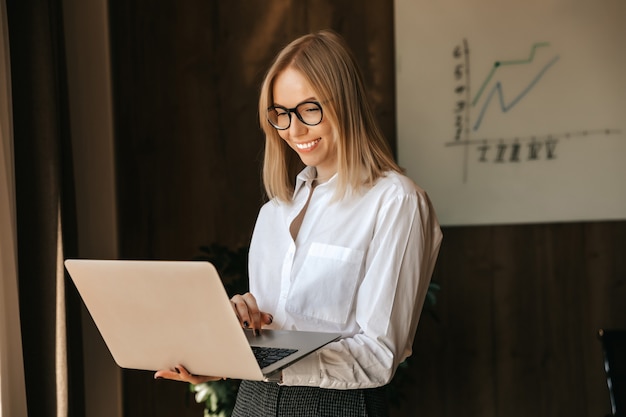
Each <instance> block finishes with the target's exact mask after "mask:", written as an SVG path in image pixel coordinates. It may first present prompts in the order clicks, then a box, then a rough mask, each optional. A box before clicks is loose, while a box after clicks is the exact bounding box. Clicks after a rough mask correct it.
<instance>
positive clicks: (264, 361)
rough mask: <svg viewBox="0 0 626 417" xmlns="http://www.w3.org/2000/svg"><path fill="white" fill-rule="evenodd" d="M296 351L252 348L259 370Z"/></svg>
mask: <svg viewBox="0 0 626 417" xmlns="http://www.w3.org/2000/svg"><path fill="white" fill-rule="evenodd" d="M297 351H298V350H297V349H283V348H270V347H259V346H252V352H254V356H255V357H256V360H257V362H258V363H259V366H260V367H261V369H263V368H265V367H266V366H269V365H271V364H273V363H274V362H276V361H279V360H281V359H283V358H286V357H287V356H289V355H291V354H294V353H296V352H297Z"/></svg>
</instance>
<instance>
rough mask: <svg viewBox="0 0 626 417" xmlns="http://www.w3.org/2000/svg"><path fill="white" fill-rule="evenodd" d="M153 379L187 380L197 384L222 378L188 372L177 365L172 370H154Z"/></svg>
mask: <svg viewBox="0 0 626 417" xmlns="http://www.w3.org/2000/svg"><path fill="white" fill-rule="evenodd" d="M154 379H171V380H172V381H182V382H189V383H191V384H194V385H197V384H201V383H203V382H209V381H219V380H220V379H222V378H220V377H215V376H206V375H193V374H191V373H189V371H187V369H186V368H185V367H184V366H182V365H178V366H177V367H175V368H174V370H173V371H172V370H169V369H163V370H160V371H157V372H155V374H154Z"/></svg>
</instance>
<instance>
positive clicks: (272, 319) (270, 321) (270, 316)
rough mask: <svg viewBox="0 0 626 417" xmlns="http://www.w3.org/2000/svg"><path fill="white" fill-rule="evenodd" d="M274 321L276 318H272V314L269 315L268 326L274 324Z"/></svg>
mask: <svg viewBox="0 0 626 417" xmlns="http://www.w3.org/2000/svg"><path fill="white" fill-rule="evenodd" d="M273 321H274V316H272V315H271V314H270V315H269V323H267V324H272V322H273Z"/></svg>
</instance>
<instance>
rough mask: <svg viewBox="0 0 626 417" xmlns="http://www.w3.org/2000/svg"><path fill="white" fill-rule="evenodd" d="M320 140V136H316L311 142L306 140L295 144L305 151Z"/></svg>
mask: <svg viewBox="0 0 626 417" xmlns="http://www.w3.org/2000/svg"><path fill="white" fill-rule="evenodd" d="M320 140H322V138H317V139H315V140H312V141H311V142H306V143H296V144H295V146H296V148H298V149H301V150H303V151H307V150H309V149H311V148H313V147H314V146H315V145H317V144H318V143H319V141H320Z"/></svg>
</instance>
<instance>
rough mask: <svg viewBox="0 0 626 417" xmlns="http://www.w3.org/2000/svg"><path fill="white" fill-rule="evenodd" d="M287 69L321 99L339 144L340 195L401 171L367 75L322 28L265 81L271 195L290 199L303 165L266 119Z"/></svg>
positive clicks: (277, 63) (262, 113) (289, 51)
mask: <svg viewBox="0 0 626 417" xmlns="http://www.w3.org/2000/svg"><path fill="white" fill-rule="evenodd" d="M287 68H293V69H295V70H297V71H298V72H299V73H300V74H301V75H302V76H303V77H304V78H305V79H306V80H307V81H308V83H309V84H310V85H311V87H312V88H313V90H314V91H315V93H316V94H317V96H318V99H319V100H320V101H321V102H322V107H323V110H324V117H325V118H327V120H328V121H329V122H330V123H331V126H333V130H334V131H335V135H336V137H335V138H334V139H335V140H336V143H337V161H338V167H337V173H338V175H337V176H338V178H337V179H338V188H337V197H339V198H341V197H343V196H345V195H346V193H347V192H348V191H354V190H358V189H359V188H360V187H362V186H363V185H371V184H373V183H374V182H375V181H376V180H377V179H378V178H380V177H381V176H382V175H384V173H385V172H386V171H390V170H392V171H398V172H400V171H401V169H400V168H399V167H398V165H397V164H396V162H395V161H394V159H393V155H392V153H391V150H390V149H389V145H388V143H387V142H386V140H385V138H384V137H383V135H382V132H381V131H380V128H379V127H378V124H377V122H376V119H375V117H374V114H373V112H372V110H371V108H370V104H369V101H368V98H367V93H366V90H365V85H364V83H363V78H362V75H361V72H360V70H359V67H358V65H357V63H356V60H355V58H354V56H353V55H352V53H351V52H350V50H349V49H348V47H347V46H346V44H345V42H344V40H343V39H342V38H341V37H340V36H339V35H337V34H336V33H334V32H332V31H329V30H323V31H320V32H317V33H312V34H308V35H304V36H302V37H300V38H298V39H296V40H294V41H293V42H291V43H290V44H289V45H287V46H286V47H285V48H284V49H283V50H282V51H281V52H280V53H279V54H278V56H277V57H276V58H275V60H274V63H273V64H272V66H271V67H270V69H269V70H268V72H267V74H266V76H265V80H264V81H263V84H262V86H261V93H260V97H259V120H260V124H261V128H262V129H263V131H264V133H265V156H264V161H263V183H264V185H265V190H266V192H267V195H268V197H269V198H274V197H277V198H279V199H281V200H284V201H290V200H291V198H292V196H293V191H294V187H295V180H296V175H297V174H298V172H300V171H301V170H302V169H303V168H304V164H303V163H302V161H301V160H300V157H299V156H298V154H297V153H296V152H295V151H293V149H291V148H290V147H289V145H287V143H286V142H285V141H284V140H282V139H281V137H280V136H279V134H278V132H277V131H276V129H275V128H274V127H273V126H272V125H271V124H270V123H269V122H268V121H267V108H268V107H270V106H272V105H273V104H274V97H273V88H274V81H275V79H276V77H277V76H278V75H279V74H280V73H281V72H283V71H284V70H285V69H287Z"/></svg>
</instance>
